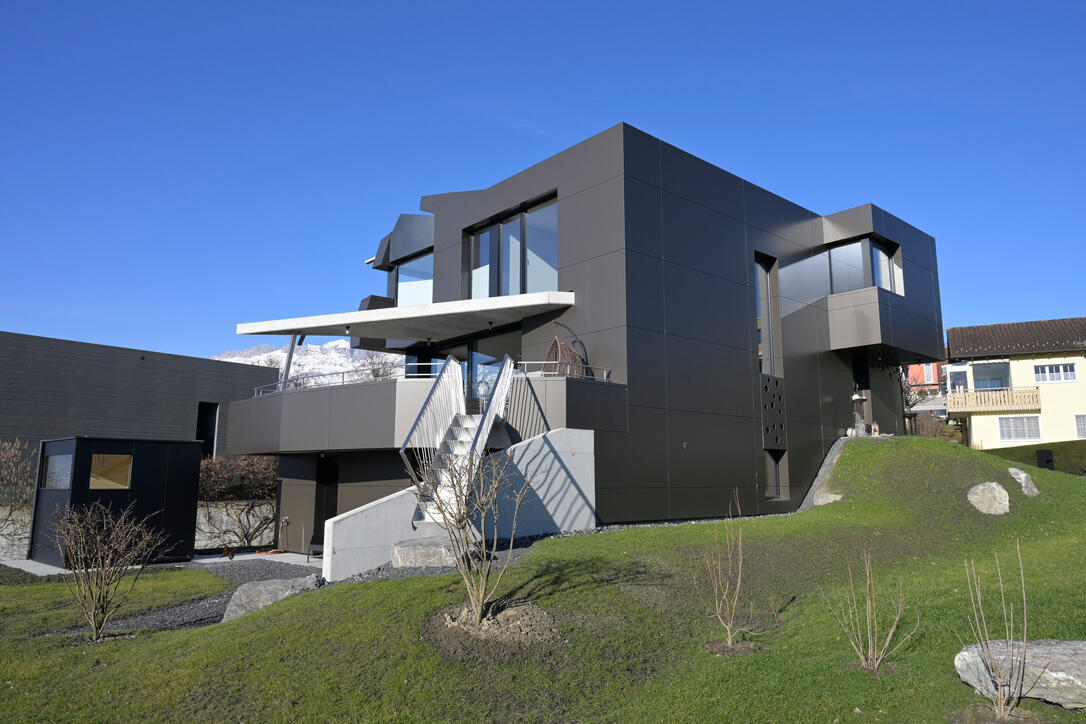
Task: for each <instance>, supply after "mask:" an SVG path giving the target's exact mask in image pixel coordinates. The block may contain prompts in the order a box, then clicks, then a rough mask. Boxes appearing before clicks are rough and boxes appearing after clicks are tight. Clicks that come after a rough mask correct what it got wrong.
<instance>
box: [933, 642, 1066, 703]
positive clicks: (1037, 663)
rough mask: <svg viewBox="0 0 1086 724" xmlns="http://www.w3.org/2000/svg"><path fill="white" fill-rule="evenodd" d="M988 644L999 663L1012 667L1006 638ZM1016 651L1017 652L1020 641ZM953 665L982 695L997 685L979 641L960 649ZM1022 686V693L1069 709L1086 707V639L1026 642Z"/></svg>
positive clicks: (996, 662)
mask: <svg viewBox="0 0 1086 724" xmlns="http://www.w3.org/2000/svg"><path fill="white" fill-rule="evenodd" d="M988 647H989V649H990V650H991V652H992V658H993V660H994V662H995V664H996V665H997V666H1004V667H1009V665H1010V651H1008V646H1007V642H1006V641H1005V640H1003V641H989V642H988ZM1014 653H1015V654H1017V653H1018V644H1015V646H1014ZM954 668H955V669H957V670H958V676H960V677H961V680H962V681H964V682H965V683H967V684H969V685H970V686H972V687H973V690H974V691H976V692H977V693H978V694H980V695H981V696H984V697H989V696H990V695H991V694H992V693H993V690H994V686H995V685H994V682H993V681H992V677H991V676H990V675H989V673H988V668H987V666H986V665H985V663H984V660H983V658H982V656H981V653H980V644H973V645H971V646H966V647H965V648H964V649H962V650H961V651H959V652H958V655H957V656H955V657H954ZM1022 689H1023V691H1022V696H1026V697H1029V698H1031V699H1043V700H1045V701H1047V702H1050V703H1052V704H1059V705H1060V706H1062V707H1064V708H1067V709H1081V708H1083V707H1086V641H1056V640H1054V639H1044V640H1041V641H1027V642H1026V666H1025V675H1024V676H1023V678H1022Z"/></svg>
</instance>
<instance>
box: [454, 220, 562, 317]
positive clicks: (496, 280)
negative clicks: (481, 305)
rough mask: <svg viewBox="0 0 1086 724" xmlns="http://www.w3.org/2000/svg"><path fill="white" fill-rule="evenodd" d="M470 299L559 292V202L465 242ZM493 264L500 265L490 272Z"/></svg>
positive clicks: (490, 228) (475, 235)
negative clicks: (466, 245)
mask: <svg viewBox="0 0 1086 724" xmlns="http://www.w3.org/2000/svg"><path fill="white" fill-rule="evenodd" d="M467 244H468V251H467V257H468V273H467V293H468V296H469V297H470V298H471V299H479V298H482V297H490V296H505V295H508V294H522V293H525V292H551V291H556V290H557V289H558V203H557V202H555V201H551V202H548V203H546V204H541V205H539V206H536V207H533V208H531V209H528V210H527V211H525V212H523V213H518V214H514V215H513V216H510V217H508V218H506V219H503V220H502V221H501V223H499V224H496V225H494V226H489V227H487V228H485V229H481V230H479V231H476V232H475V233H473V234H472V235H471V236H469V237H468V239H467ZM492 265H496V266H497V270H496V273H492V271H491V268H492Z"/></svg>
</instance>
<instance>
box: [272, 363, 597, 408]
mask: <svg viewBox="0 0 1086 724" xmlns="http://www.w3.org/2000/svg"><path fill="white" fill-rule="evenodd" d="M444 364H445V362H444V361H442V362H409V363H407V364H400V365H390V366H387V367H374V368H372V369H358V370H347V371H344V372H327V373H325V374H320V375H298V376H296V377H291V378H290V379H288V380H284V381H282V382H272V383H270V384H267V385H261V386H259V387H254V388H253V397H261V396H263V395H270V394H274V393H276V392H284V391H290V390H307V389H312V388H315V387H336V386H339V385H358V384H366V383H369V382H387V381H388V380H395V379H403V378H405V377H406V378H412V377H431V378H432V377H436V376H437V375H438V374H439V373H440V372H441V368H442V366H443V365H444ZM514 364H515V366H516V369H517V373H518V374H522V375H524V376H526V377H569V378H574V379H584V380H594V381H596V382H610V381H611V370H610V369H608V368H607V367H597V366H594V365H582V364H576V363H573V362H552V361H541V362H516V363H514ZM489 394H490V393H487V394H486V395H479V397H481V398H484V399H485V398H486V397H488V396H489Z"/></svg>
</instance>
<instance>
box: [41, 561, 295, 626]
mask: <svg viewBox="0 0 1086 724" xmlns="http://www.w3.org/2000/svg"><path fill="white" fill-rule="evenodd" d="M174 567H175V568H195V569H196V570H205V571H208V572H209V573H214V574H215V575H218V576H222V577H223V578H225V579H227V580H228V581H230V582H231V583H233V584H234V588H232V589H231V590H229V591H226V592H224V593H217V594H215V595H214V596H207V597H205V598H198V599H196V600H194V601H187V602H185V603H182V604H179V605H177V606H171V607H170V608H161V609H158V610H157V611H146V612H144V613H140V614H137V615H135V616H127V617H125V618H119V619H114V620H112V621H110V622H109V623H107V624H106V630H107V631H132V630H139V631H145V630H152V631H154V630H164V629H174V628H187V627H189V626H208V625H210V624H213V623H218V622H220V621H222V615H223V613H225V612H226V604H228V603H230V597H231V596H233V595H234V589H236V588H237V587H238V586H240V585H241V584H243V583H252V582H253V581H271V580H276V579H282V578H300V577H302V576H307V575H309V574H311V573H313V572H314V570H315V569H313V568H311V567H309V566H297V565H294V564H292V563H281V562H279V561H262V560H251V559H250V560H238V561H223V562H222V563H181V564H179V565H177V566H174ZM88 631H90V627H89V626H80V627H78V628H70V629H65V630H63V631H55V632H54V634H72V633H86V632H88Z"/></svg>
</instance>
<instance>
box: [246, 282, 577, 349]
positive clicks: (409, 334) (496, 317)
mask: <svg viewBox="0 0 1086 724" xmlns="http://www.w3.org/2000/svg"><path fill="white" fill-rule="evenodd" d="M572 306H573V292H534V293H532V294H514V295H510V296H505V297H488V298H486V299H462V300H459V301H455V302H435V303H434V304H419V305H415V306H410V307H391V308H389V309H369V310H365V311H360V312H343V313H340V314H322V315H319V316H315V317H296V318H294V319H275V320H272V321H268V322H248V323H245V324H239V325H238V334H305V335H313V336H344V337H345V336H348V335H350V336H354V337H367V338H378V339H414V340H420V341H422V340H433V341H435V342H436V341H438V340H443V339H451V338H453V337H460V336H463V335H467V334H473V333H475V332H483V331H486V330H487V329H490V328H491V327H499V326H501V325H503V324H512V323H513V322H519V321H521V320H523V319H527V318H528V317H532V316H535V315H537V314H543V313H545V312H552V311H556V310H560V309H565V308H567V307H572Z"/></svg>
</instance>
